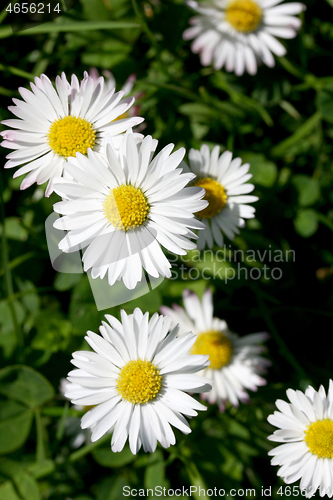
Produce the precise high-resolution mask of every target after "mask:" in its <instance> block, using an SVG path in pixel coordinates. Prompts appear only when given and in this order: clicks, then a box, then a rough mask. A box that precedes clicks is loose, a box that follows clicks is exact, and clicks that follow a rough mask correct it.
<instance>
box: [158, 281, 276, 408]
mask: <svg viewBox="0 0 333 500" xmlns="http://www.w3.org/2000/svg"><path fill="white" fill-rule="evenodd" d="M183 302H184V307H185V310H184V309H183V308H182V307H180V306H178V305H176V304H174V305H173V309H170V308H169V307H166V306H162V307H161V312H162V313H163V314H164V315H166V316H170V318H171V319H172V324H173V325H176V324H178V325H179V326H180V331H179V334H180V335H181V334H182V332H184V331H188V330H190V331H192V332H193V333H195V334H197V336H198V338H197V340H196V342H195V344H194V345H193V347H192V349H191V354H208V355H209V360H210V365H209V367H208V368H206V369H205V370H204V372H203V375H205V376H207V377H209V378H211V379H212V380H213V388H212V390H211V392H209V393H208V394H205V395H202V396H201V397H202V399H207V400H208V403H210V404H214V403H217V404H218V406H219V408H220V411H224V409H225V406H226V402H227V401H229V402H230V403H231V404H232V405H233V406H235V407H238V405H239V401H241V402H242V403H247V402H248V401H249V399H250V398H249V395H248V394H247V392H246V389H250V390H251V391H256V390H257V388H258V387H259V386H261V385H265V384H266V380H264V379H263V378H262V377H260V376H259V374H260V373H264V372H265V369H266V367H267V366H269V365H270V364H271V363H270V361H268V360H267V359H265V358H263V357H262V356H260V354H261V353H262V352H263V351H264V350H265V348H264V347H263V346H262V345H260V344H261V343H262V342H263V341H265V340H266V339H267V338H268V334H267V333H254V334H252V335H245V336H244V337H239V336H238V335H236V334H234V333H231V332H230V330H229V329H228V325H227V323H226V322H225V321H224V320H221V319H219V318H214V317H213V299H212V292H211V290H210V289H207V290H206V292H205V293H204V295H203V298H202V302H200V300H199V298H198V297H197V295H195V293H193V292H190V291H189V290H184V292H183Z"/></svg>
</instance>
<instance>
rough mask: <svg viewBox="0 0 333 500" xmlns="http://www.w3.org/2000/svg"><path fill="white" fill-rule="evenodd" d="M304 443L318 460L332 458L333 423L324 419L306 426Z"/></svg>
mask: <svg viewBox="0 0 333 500" xmlns="http://www.w3.org/2000/svg"><path fill="white" fill-rule="evenodd" d="M305 442H306V444H307V445H308V448H309V450H310V451H311V453H313V454H314V455H317V457H319V458H333V421H332V420H329V419H328V418H326V419H325V420H318V421H317V422H313V423H312V424H310V425H308V426H307V430H306V431H305Z"/></svg>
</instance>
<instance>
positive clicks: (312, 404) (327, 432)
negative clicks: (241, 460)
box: [268, 380, 333, 498]
mask: <svg viewBox="0 0 333 500" xmlns="http://www.w3.org/2000/svg"><path fill="white" fill-rule="evenodd" d="M287 396H288V399H289V401H290V403H287V402H286V401H282V400H281V399H278V400H277V401H276V403H275V404H276V406H277V408H278V410H279V411H275V412H274V414H272V415H270V416H269V417H268V422H269V423H270V424H272V425H274V426H275V427H278V428H279V430H277V431H275V432H274V433H273V434H272V435H271V436H269V437H268V439H269V440H271V441H276V442H278V443H283V444H281V445H280V446H277V447H276V448H274V449H273V450H271V451H270V452H269V453H268V454H269V455H271V456H273V458H272V461H271V463H272V465H280V466H281V467H280V469H279V470H278V473H277V474H278V476H280V477H281V478H282V479H283V480H284V482H285V483H287V484H291V483H294V482H295V481H298V480H299V479H300V480H301V481H300V490H301V494H302V496H304V494H305V497H306V498H311V497H312V496H313V495H314V494H315V493H316V491H317V489H318V488H319V493H320V496H321V497H322V496H324V495H327V496H328V497H330V498H331V497H332V496H333V381H332V380H330V382H329V390H328V394H327V395H326V392H325V389H324V387H323V386H320V388H319V391H315V390H314V389H313V387H311V386H309V387H308V388H307V389H306V391H305V393H303V392H302V391H294V390H292V389H288V390H287Z"/></svg>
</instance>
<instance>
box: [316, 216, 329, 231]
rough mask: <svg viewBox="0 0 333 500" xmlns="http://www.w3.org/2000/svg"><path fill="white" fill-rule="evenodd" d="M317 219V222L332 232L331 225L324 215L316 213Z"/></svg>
mask: <svg viewBox="0 0 333 500" xmlns="http://www.w3.org/2000/svg"><path fill="white" fill-rule="evenodd" d="M317 219H318V220H319V222H321V223H322V224H324V226H326V227H328V228H329V229H330V230H331V231H333V223H332V222H331V221H330V220H329V218H328V217H326V215H324V214H322V213H320V212H317Z"/></svg>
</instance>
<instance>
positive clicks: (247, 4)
mask: <svg viewBox="0 0 333 500" xmlns="http://www.w3.org/2000/svg"><path fill="white" fill-rule="evenodd" d="M281 1H282V0H212V1H210V2H202V3H198V2H195V1H194V0H189V1H188V2H187V5H188V6H189V7H191V8H192V9H193V10H194V11H195V12H197V13H198V14H199V15H198V16H195V17H193V18H191V19H190V23H191V24H192V25H193V26H192V27H191V28H188V29H187V30H185V31H184V34H183V38H184V39H185V40H191V39H193V38H194V41H193V42H192V46H191V48H192V51H193V52H194V53H200V60H201V64H202V65H203V66H209V65H210V64H211V63H212V62H213V65H214V68H215V69H221V68H222V67H223V66H224V67H225V69H226V70H227V71H229V72H233V71H234V72H235V73H236V75H238V76H240V75H242V74H243V73H244V72H246V71H247V72H248V73H250V74H251V75H255V74H256V72H257V66H258V63H260V62H261V61H262V62H263V63H264V64H266V65H267V66H269V67H270V68H271V67H273V66H274V64H275V61H274V56H273V54H275V55H277V56H284V55H285V54H286V49H285V47H284V46H283V45H282V44H281V43H280V42H279V41H278V40H277V39H276V38H275V37H280V38H294V37H295V36H296V34H297V31H298V30H299V28H300V27H301V20H300V19H299V18H297V17H294V16H295V15H297V14H299V13H300V12H302V10H304V9H305V6H304V5H303V4H302V3H298V2H291V3H285V4H282V5H278V4H280V3H281Z"/></svg>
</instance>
